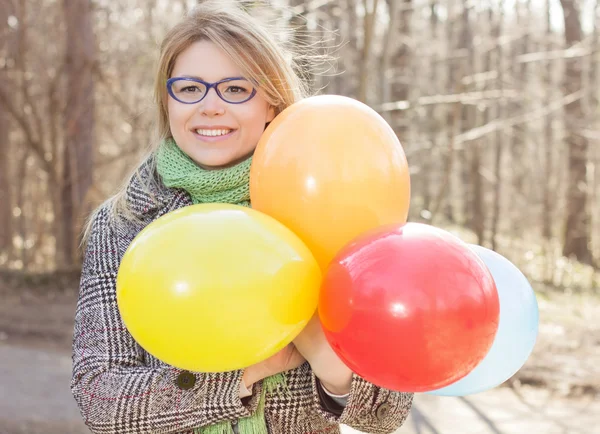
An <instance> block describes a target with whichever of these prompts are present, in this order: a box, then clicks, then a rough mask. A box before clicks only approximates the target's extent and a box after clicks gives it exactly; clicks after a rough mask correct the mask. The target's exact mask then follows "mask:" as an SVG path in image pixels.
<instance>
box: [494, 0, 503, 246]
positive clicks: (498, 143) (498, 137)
mask: <svg viewBox="0 0 600 434" xmlns="http://www.w3.org/2000/svg"><path fill="white" fill-rule="evenodd" d="M490 21H491V20H490ZM503 26H504V0H500V5H499V10H498V22H497V24H496V26H495V31H494V39H495V40H496V43H497V46H496V70H497V71H498V89H499V90H500V92H501V93H503V91H504V53H503V50H502V44H500V35H501V34H502V28H503ZM505 113H506V100H505V99H503V98H501V99H500V100H499V101H498V103H497V105H496V113H495V116H496V118H497V119H502V118H503V117H504V116H505ZM503 154H504V131H503V130H502V129H500V128H499V129H498V130H497V131H496V134H495V137H494V178H495V182H494V199H493V202H492V223H491V228H490V229H491V248H492V250H496V249H497V247H498V239H497V236H498V225H499V223H500V213H501V210H502V186H503V183H504V173H503V171H502V159H503Z"/></svg>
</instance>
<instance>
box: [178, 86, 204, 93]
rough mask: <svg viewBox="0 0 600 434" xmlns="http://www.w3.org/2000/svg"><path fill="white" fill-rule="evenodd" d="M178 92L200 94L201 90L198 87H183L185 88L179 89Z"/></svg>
mask: <svg viewBox="0 0 600 434" xmlns="http://www.w3.org/2000/svg"><path fill="white" fill-rule="evenodd" d="M179 92H183V93H195V92H202V89H200V88H199V87H198V86H185V87H182V88H181V89H179Z"/></svg>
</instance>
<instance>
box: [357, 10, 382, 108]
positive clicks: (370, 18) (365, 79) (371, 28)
mask: <svg viewBox="0 0 600 434" xmlns="http://www.w3.org/2000/svg"><path fill="white" fill-rule="evenodd" d="M372 2H373V8H372V9H369V0H363V7H364V9H365V17H364V21H363V44H362V50H361V52H360V60H359V73H358V100H359V101H362V102H364V103H365V104H367V103H368V101H367V95H368V93H369V67H370V62H369V59H370V58H371V47H372V43H373V35H374V32H375V16H376V14H377V5H378V4H379V1H378V0H372Z"/></svg>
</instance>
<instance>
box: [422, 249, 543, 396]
mask: <svg viewBox="0 0 600 434" xmlns="http://www.w3.org/2000/svg"><path fill="white" fill-rule="evenodd" d="M469 247H470V248H472V249H473V250H474V251H475V253H477V255H478V256H479V257H480V258H481V259H482V260H483V262H484V263H485V265H486V266H487V267H488V269H489V270H490V273H491V274H492V277H493V278H494V282H495V283H496V288H497V289H498V298H499V302H500V320H499V323H498V331H497V333H496V337H495V338H494V342H493V344H492V347H491V348H490V351H489V352H488V354H487V355H486V356H485V357H484V358H483V360H482V361H481V363H479V365H477V366H476V367H475V369H473V370H472V371H471V372H470V373H469V374H467V375H466V376H465V377H463V378H461V379H460V380H458V381H456V382H454V383H452V384H450V385H448V386H446V387H443V388H441V389H436V390H433V391H429V392H426V393H427V394H431V395H441V396H465V395H471V394H474V393H479V392H484V391H486V390H489V389H492V388H494V387H496V386H498V385H500V384H502V383H504V382H505V381H506V380H508V379H509V378H510V377H512V376H513V375H514V374H515V373H516V372H517V371H518V370H519V369H521V367H522V366H523V365H524V364H525V362H526V361H527V359H528V358H529V356H530V354H531V352H532V351H533V347H534V346H535V341H536V339H537V334H538V324H539V311H538V304H537V300H536V298H535V293H534V292H533V288H532V287H531V285H530V284H529V281H528V280H527V278H526V277H525V276H524V275H523V273H521V271H520V270H519V269H518V268H517V267H516V266H515V265H514V264H513V263H512V262H510V261H509V260H508V259H506V258H505V257H504V256H502V255H500V254H498V253H496V252H494V251H492V250H489V249H486V248H485V247H481V246H477V245H469Z"/></svg>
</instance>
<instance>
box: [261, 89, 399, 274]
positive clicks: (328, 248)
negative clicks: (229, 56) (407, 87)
mask: <svg viewBox="0 0 600 434" xmlns="http://www.w3.org/2000/svg"><path fill="white" fill-rule="evenodd" d="M250 198H251V201H252V207H253V208H254V209H256V210H259V211H261V212H263V213H265V214H268V215H270V216H272V217H274V218H275V219H277V220H279V221H280V222H281V223H283V224H284V225H285V226H287V227H288V228H289V229H291V230H292V231H294V232H295V233H296V234H297V235H298V236H299V237H300V238H301V239H302V240H303V241H304V242H305V244H306V245H307V246H308V248H309V249H310V250H311V251H312V253H313V255H314V256H315V258H316V259H317V261H318V262H319V265H320V266H321V269H322V270H325V269H326V267H327V265H328V264H329V262H330V261H331V259H333V257H334V256H335V255H336V254H337V252H338V251H339V250H340V249H341V248H342V247H343V246H344V245H346V244H347V243H348V242H349V241H350V240H352V239H353V238H355V237H356V236H357V235H359V234H361V233H363V232H365V231H367V230H370V229H374V228H376V227H378V226H381V225H384V224H390V223H397V224H400V223H405V222H406V219H407V217H408V208H409V202H410V176H409V171H408V163H407V161H406V155H405V153H404V150H403V149H402V145H401V144H400V141H399V140H398V137H396V134H395V133H394V131H393V130H392V128H391V127H390V126H389V125H388V124H387V122H386V121H385V120H384V119H383V118H382V117H381V116H380V115H379V114H378V113H377V112H375V111H374V110H373V109H371V108H370V107H369V106H367V105H365V104H363V103H361V102H359V101H356V100H354V99H351V98H348V97H344V96H337V95H320V96H314V97H310V98H306V99H304V100H302V101H300V102H297V103H295V104H293V105H291V106H290V107H288V108H287V109H285V110H284V111H283V112H281V113H280V114H279V115H278V116H277V117H276V118H275V119H274V120H273V122H271V124H270V125H269V127H268V128H267V129H266V130H265V132H264V134H263V135H262V137H261V139H260V141H259V143H258V145H257V148H256V151H255V153H254V158H253V162H252V167H251V171H250Z"/></svg>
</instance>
